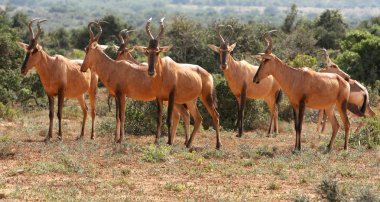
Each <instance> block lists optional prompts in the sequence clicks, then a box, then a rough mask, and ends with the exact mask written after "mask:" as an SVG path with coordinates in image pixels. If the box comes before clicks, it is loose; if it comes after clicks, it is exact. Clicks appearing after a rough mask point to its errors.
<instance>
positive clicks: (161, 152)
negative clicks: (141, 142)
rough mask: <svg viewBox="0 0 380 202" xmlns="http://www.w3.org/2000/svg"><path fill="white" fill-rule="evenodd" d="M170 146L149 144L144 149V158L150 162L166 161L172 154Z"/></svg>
mask: <svg viewBox="0 0 380 202" xmlns="http://www.w3.org/2000/svg"><path fill="white" fill-rule="evenodd" d="M170 149H171V147H170V146H167V145H165V146H161V145H159V146H156V145H149V146H148V147H145V148H144V149H143V156H142V160H143V161H145V162H150V163H157V162H164V161H166V160H167V158H168V156H169V154H170Z"/></svg>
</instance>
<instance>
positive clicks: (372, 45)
mask: <svg viewBox="0 0 380 202" xmlns="http://www.w3.org/2000/svg"><path fill="white" fill-rule="evenodd" d="M341 46H342V49H343V51H342V53H341V54H339V55H338V56H337V58H336V62H337V64H338V65H339V66H340V67H341V68H342V69H343V70H345V71H347V73H348V74H350V75H351V77H352V78H353V79H357V80H360V81H362V82H364V83H366V84H369V85H374V84H375V82H376V81H377V80H380V58H379V56H378V53H379V52H380V37H379V36H377V35H374V34H371V33H370V32H368V31H366V30H354V31H351V32H349V33H348V34H347V37H346V38H345V39H344V40H343V41H342V43H341Z"/></svg>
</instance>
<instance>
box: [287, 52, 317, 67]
mask: <svg viewBox="0 0 380 202" xmlns="http://www.w3.org/2000/svg"><path fill="white" fill-rule="evenodd" d="M316 64H317V58H315V57H313V56H310V55H303V54H298V55H297V56H296V57H295V58H294V60H292V61H291V62H290V66H292V67H309V68H312V69H314V70H315V66H316Z"/></svg>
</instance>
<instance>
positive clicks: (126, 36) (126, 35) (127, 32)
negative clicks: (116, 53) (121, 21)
mask: <svg viewBox="0 0 380 202" xmlns="http://www.w3.org/2000/svg"><path fill="white" fill-rule="evenodd" d="M134 31H136V30H128V31H126V32H125V36H124V41H126V42H125V43H127V42H128V41H129V33H130V32H134Z"/></svg>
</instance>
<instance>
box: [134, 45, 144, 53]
mask: <svg viewBox="0 0 380 202" xmlns="http://www.w3.org/2000/svg"><path fill="white" fill-rule="evenodd" d="M133 49H136V50H137V51H138V52H142V53H145V52H146V50H147V48H146V47H144V46H133Z"/></svg>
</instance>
